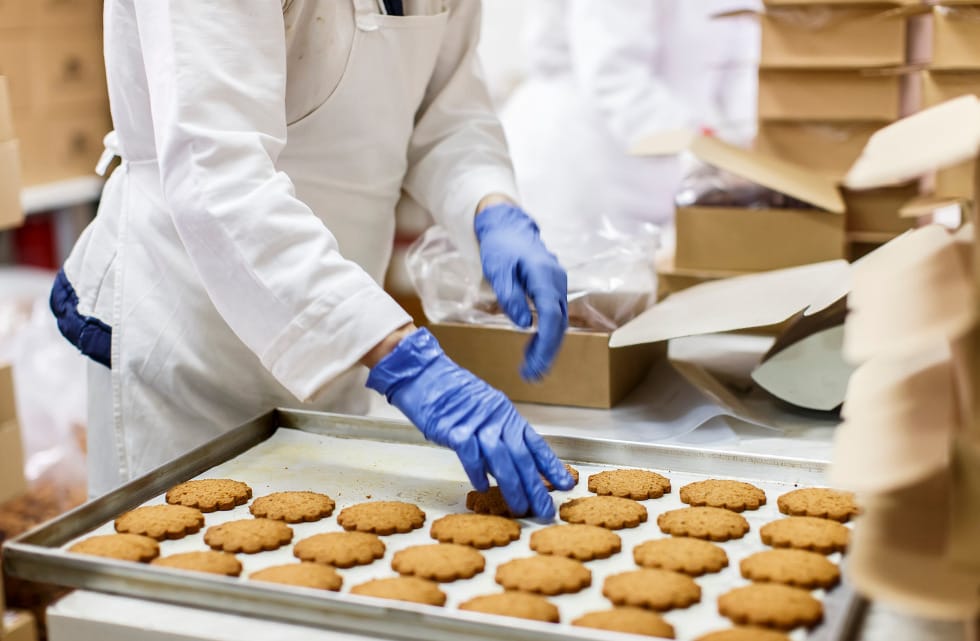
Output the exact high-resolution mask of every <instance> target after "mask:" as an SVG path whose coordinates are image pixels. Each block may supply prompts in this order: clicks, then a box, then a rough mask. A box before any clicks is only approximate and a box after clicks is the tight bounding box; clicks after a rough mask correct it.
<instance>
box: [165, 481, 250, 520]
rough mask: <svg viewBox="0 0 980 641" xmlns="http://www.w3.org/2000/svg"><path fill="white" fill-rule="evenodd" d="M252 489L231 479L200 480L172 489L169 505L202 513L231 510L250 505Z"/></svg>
mask: <svg viewBox="0 0 980 641" xmlns="http://www.w3.org/2000/svg"><path fill="white" fill-rule="evenodd" d="M250 498H252V488H250V487H249V486H248V485H246V484H245V483H242V482H241V481H233V480H231V479H200V480H197V481H187V482H186V483H181V484H180V485H177V486H174V487H172V488H170V490H169V491H168V492H167V503H170V504H171V505H185V506H187V507H196V508H197V509H199V510H201V511H202V512H214V511H215V510H231V509H234V508H235V507H236V506H239V505H244V504H246V503H248V500H249V499H250Z"/></svg>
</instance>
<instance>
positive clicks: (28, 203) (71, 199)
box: [20, 176, 105, 216]
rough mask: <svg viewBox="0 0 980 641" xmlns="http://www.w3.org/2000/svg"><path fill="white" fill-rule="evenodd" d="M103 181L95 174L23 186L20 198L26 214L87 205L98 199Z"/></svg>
mask: <svg viewBox="0 0 980 641" xmlns="http://www.w3.org/2000/svg"><path fill="white" fill-rule="evenodd" d="M104 182H105V181H104V180H103V179H102V178H99V177H97V176H82V177H79V178H70V179H67V180H59V181H57V182H51V183H45V184H41V185H35V186H33V187H25V188H24V189H22V190H21V195H20V200H21V204H22V206H23V207H24V213H25V214H26V215H28V216H30V215H31V214H39V213H42V212H49V211H54V210H58V209H67V208H70V207H75V206H77V205H89V204H91V203H94V202H95V201H97V200H98V199H99V195H100V194H101V193H102V185H103V184H104Z"/></svg>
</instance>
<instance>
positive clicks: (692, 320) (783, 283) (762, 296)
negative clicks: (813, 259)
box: [609, 260, 850, 347]
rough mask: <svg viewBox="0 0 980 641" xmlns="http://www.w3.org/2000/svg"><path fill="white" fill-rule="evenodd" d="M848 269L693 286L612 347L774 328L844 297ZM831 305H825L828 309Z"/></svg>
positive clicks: (633, 324)
mask: <svg viewBox="0 0 980 641" xmlns="http://www.w3.org/2000/svg"><path fill="white" fill-rule="evenodd" d="M849 273H850V266H849V265H848V264H847V262H846V261H843V260H833V261H827V262H823V263H816V264H813V265H804V266H802V267H793V268H790V269H780V270H777V271H772V272H763V273H761V274H749V275H746V276H736V277H734V278H729V279H727V280H721V281H716V282H711V283H704V284H702V285H697V286H695V287H692V288H690V289H686V290H684V291H682V292H679V293H677V294H674V295H672V296H670V297H668V298H667V299H665V300H664V301H663V302H661V303H658V304H657V305H654V306H653V307H651V308H650V309H648V310H647V311H645V312H643V313H642V314H640V315H639V316H637V317H636V318H634V319H633V320H632V321H630V322H629V323H627V324H626V325H623V326H622V327H620V328H619V329H618V330H616V331H615V332H613V334H612V337H611V338H610V340H609V345H610V346H611V347H623V346H626V345H637V344H640V343H654V342H658V341H664V340H669V339H672V338H680V337H681V336H693V335H697V334H712V333H716V332H729V331H734V330H738V329H749V328H753V327H765V326H767V325H775V324H776V323H781V322H783V321H785V320H786V319H788V318H789V317H790V316H793V315H794V314H797V313H799V312H800V311H802V310H805V309H808V308H810V307H811V306H812V305H814V304H815V303H819V304H823V305H824V306H826V304H827V303H825V301H826V297H827V296H828V291H841V290H844V291H845V293H846V288H847V283H848V282H849ZM833 302H834V301H830V303H833Z"/></svg>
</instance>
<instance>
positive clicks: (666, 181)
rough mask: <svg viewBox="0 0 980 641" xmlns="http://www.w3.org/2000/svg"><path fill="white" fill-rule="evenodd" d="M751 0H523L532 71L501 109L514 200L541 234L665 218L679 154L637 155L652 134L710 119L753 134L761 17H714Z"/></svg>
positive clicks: (628, 227)
mask: <svg viewBox="0 0 980 641" xmlns="http://www.w3.org/2000/svg"><path fill="white" fill-rule="evenodd" d="M747 4H748V6H752V4H753V3H752V2H751V0H748V2H746V0H743V1H742V2H736V1H735V0H697V1H690V0H616V2H603V1H601V0H531V1H530V2H529V3H528V7H527V16H526V23H525V27H526V28H525V33H526V40H527V46H528V57H527V60H528V75H527V78H526V80H525V81H524V83H523V84H522V85H521V86H520V87H518V89H517V90H516V91H515V93H514V94H513V95H512V96H511V98H510V100H509V101H508V103H507V104H506V105H505V107H504V109H503V111H502V113H501V121H502V123H503V125H504V131H505V132H506V135H507V139H508V143H509V144H510V149H511V157H512V158H513V162H514V169H515V171H516V174H517V181H518V187H519V189H520V192H521V197H522V199H523V200H522V202H523V203H524V204H525V205H526V206H527V207H528V208H529V210H530V211H534V215H535V219H536V220H537V221H538V223H539V224H540V225H541V229H542V232H543V233H544V237H545V239H546V240H547V239H548V238H549V237H550V234H551V233H552V232H553V230H555V229H558V230H563V231H565V230H568V229H569V228H576V229H580V230H583V231H588V230H590V229H595V228H596V226H597V223H598V222H599V221H600V219H601V218H603V217H604V218H605V219H606V220H607V221H608V222H610V223H612V224H613V225H614V226H615V227H616V228H619V229H621V230H623V231H626V232H633V231H636V230H637V229H640V228H642V227H644V226H645V225H646V224H647V223H653V224H657V225H663V224H669V223H670V221H671V219H672V216H673V197H674V193H675V191H676V190H677V187H678V185H679V183H680V180H681V179H682V177H683V167H682V164H681V162H680V161H679V159H678V158H677V157H662V158H636V157H631V156H630V155H629V150H630V148H631V147H632V146H633V145H634V144H635V143H636V142H637V141H639V140H641V139H642V138H644V137H645V136H647V135H650V134H656V133H661V132H668V131H671V130H677V129H681V128H693V129H695V130H697V129H711V130H713V131H715V132H717V133H720V134H722V135H725V136H726V137H728V138H734V140H735V141H737V142H747V141H749V140H751V135H752V132H751V129H752V123H753V122H754V120H755V117H754V110H755V94H754V83H755V73H756V71H755V59H756V58H757V52H756V50H757V48H758V44H757V31H756V29H757V27H756V25H755V21H754V20H753V19H752V18H751V17H749V16H746V17H742V18H724V19H712V17H713V15H714V14H716V13H717V12H719V11H722V10H727V9H733V8H736V7H744V6H746V5H747Z"/></svg>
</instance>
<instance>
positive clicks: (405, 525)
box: [337, 501, 425, 536]
mask: <svg viewBox="0 0 980 641" xmlns="http://www.w3.org/2000/svg"><path fill="white" fill-rule="evenodd" d="M337 523H340V526H341V527H342V528H344V529H345V530H356V531H357V532H373V533H374V534H378V535H381V536H385V535H388V534H395V533H396V532H397V533H399V534H403V533H405V532H411V531H412V530H414V529H417V528H420V527H422V524H423V523H425V512H423V511H422V510H420V509H419V508H418V506H417V505H413V504H411V503H404V502H402V501H373V502H370V503H358V504H357V505H351V506H350V507H345V508H344V509H343V510H341V511H340V514H339V515H338V516H337Z"/></svg>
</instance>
